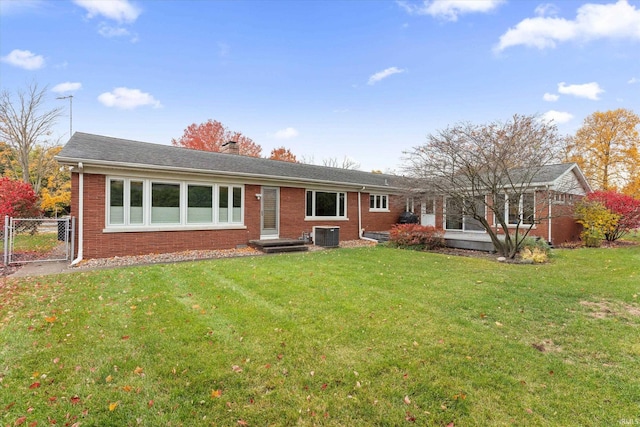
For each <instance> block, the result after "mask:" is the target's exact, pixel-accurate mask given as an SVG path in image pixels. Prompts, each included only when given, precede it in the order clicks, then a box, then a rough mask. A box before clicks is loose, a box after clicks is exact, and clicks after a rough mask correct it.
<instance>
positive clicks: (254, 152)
mask: <svg viewBox="0 0 640 427" xmlns="http://www.w3.org/2000/svg"><path fill="white" fill-rule="evenodd" d="M229 141H235V142H237V143H238V147H239V149H240V155H242V156H250V157H260V155H261V153H262V147H260V145H258V144H256V143H255V142H253V140H252V139H251V138H249V137H247V136H244V135H243V134H242V133H241V132H234V131H231V130H229V129H228V128H227V127H226V126H224V125H223V124H222V123H220V122H219V121H217V120H211V119H209V120H207V121H206V122H204V123H200V124H199V125H197V124H195V123H192V124H191V125H189V126H188V127H187V128H186V129H185V130H184V134H183V135H182V136H181V137H180V138H179V139H175V138H174V139H172V140H171V144H173V145H175V146H177V147H184V148H191V149H193V150H202V151H215V152H220V151H222V145H223V144H225V143H226V142H229Z"/></svg>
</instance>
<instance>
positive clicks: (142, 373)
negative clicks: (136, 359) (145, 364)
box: [133, 366, 144, 376]
mask: <svg viewBox="0 0 640 427" xmlns="http://www.w3.org/2000/svg"><path fill="white" fill-rule="evenodd" d="M143 371H144V369H142V368H141V367H140V366H136V369H134V370H133V373H134V374H136V375H140V376H142V375H144V372H143Z"/></svg>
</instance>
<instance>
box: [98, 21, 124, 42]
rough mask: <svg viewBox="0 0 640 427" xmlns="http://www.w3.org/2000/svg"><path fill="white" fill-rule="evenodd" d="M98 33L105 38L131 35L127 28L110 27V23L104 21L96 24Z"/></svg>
mask: <svg viewBox="0 0 640 427" xmlns="http://www.w3.org/2000/svg"><path fill="white" fill-rule="evenodd" d="M98 34H100V35H101V36H102V37H106V38H111V37H126V36H129V35H131V33H130V32H129V30H127V29H126V28H124V27H112V26H111V25H107V24H105V23H104V22H103V23H101V24H100V25H99V26H98Z"/></svg>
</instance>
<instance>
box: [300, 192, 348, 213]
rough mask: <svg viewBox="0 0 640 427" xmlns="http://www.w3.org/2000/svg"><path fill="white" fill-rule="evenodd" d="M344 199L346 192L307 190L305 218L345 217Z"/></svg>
mask: <svg viewBox="0 0 640 427" xmlns="http://www.w3.org/2000/svg"><path fill="white" fill-rule="evenodd" d="M346 200H347V194H346V193H343V192H328V191H316V190H307V197H306V204H307V206H306V211H305V212H306V216H307V218H315V217H318V218H339V219H343V218H346V217H347V206H346V203H347V202H346Z"/></svg>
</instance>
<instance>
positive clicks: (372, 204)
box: [369, 194, 389, 212]
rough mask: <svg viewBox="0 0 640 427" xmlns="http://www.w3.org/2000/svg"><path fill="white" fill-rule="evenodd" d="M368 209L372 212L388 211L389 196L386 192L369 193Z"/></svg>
mask: <svg viewBox="0 0 640 427" xmlns="http://www.w3.org/2000/svg"><path fill="white" fill-rule="evenodd" d="M369 210H370V211H372V212H375V211H378V212H388V211H389V196H387V195H386V194H370V195H369Z"/></svg>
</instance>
